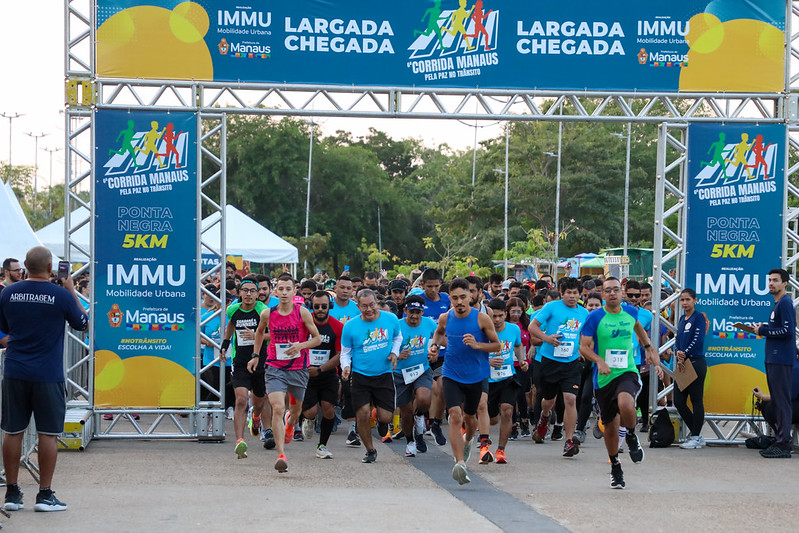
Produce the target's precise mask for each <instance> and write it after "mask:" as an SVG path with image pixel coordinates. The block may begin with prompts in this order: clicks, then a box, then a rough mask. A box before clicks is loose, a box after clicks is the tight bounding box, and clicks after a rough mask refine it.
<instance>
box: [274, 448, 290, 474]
mask: <svg viewBox="0 0 799 533" xmlns="http://www.w3.org/2000/svg"><path fill="white" fill-rule="evenodd" d="M275 470H277V471H278V472H280V473H281V474H285V473H286V472H288V471H289V463H288V461H286V456H285V455H284V454H282V453H281V454H280V455H278V456H277V459H276V460H275Z"/></svg>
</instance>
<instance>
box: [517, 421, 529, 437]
mask: <svg viewBox="0 0 799 533" xmlns="http://www.w3.org/2000/svg"><path fill="white" fill-rule="evenodd" d="M519 436H520V437H521V438H523V439H526V438H527V437H529V436H530V423H529V422H524V421H522V422H521V423H520V424H519Z"/></svg>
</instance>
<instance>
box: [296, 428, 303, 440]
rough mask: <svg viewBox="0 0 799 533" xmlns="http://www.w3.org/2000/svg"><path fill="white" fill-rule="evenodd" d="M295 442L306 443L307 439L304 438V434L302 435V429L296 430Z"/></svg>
mask: <svg viewBox="0 0 799 533" xmlns="http://www.w3.org/2000/svg"><path fill="white" fill-rule="evenodd" d="M294 440H296V441H298V442H302V441H304V440H305V437H304V436H303V434H302V429H300V428H296V429H295V430H294Z"/></svg>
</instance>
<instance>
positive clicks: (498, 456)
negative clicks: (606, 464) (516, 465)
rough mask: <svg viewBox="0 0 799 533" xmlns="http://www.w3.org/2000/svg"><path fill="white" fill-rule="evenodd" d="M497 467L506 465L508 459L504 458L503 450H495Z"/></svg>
mask: <svg viewBox="0 0 799 533" xmlns="http://www.w3.org/2000/svg"><path fill="white" fill-rule="evenodd" d="M495 458H496V460H497V464H498V465H506V464H508V458H507V457H505V450H497V453H496V455H495Z"/></svg>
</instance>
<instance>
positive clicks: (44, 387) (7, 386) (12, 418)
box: [0, 378, 67, 435]
mask: <svg viewBox="0 0 799 533" xmlns="http://www.w3.org/2000/svg"><path fill="white" fill-rule="evenodd" d="M2 387H3V419H2V422H0V428H2V430H3V431H5V432H6V433H9V434H11V435H14V434H17V433H22V432H23V431H25V429H27V427H28V423H29V422H30V419H31V414H32V415H33V418H34V420H35V421H36V431H37V432H39V433H43V434H45V435H60V434H61V433H63V432H64V415H65V414H66V412H67V394H66V388H65V387H64V382H63V381H60V382H39V381H25V380H22V379H14V378H3V385H2Z"/></svg>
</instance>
